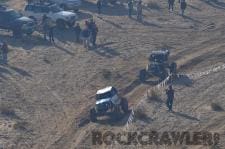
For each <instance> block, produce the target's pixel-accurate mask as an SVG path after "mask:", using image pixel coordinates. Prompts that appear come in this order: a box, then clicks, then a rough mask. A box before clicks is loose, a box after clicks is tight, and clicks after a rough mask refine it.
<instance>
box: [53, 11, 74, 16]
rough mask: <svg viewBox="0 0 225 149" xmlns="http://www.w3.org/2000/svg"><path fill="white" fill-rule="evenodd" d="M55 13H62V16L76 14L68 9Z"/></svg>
mask: <svg viewBox="0 0 225 149" xmlns="http://www.w3.org/2000/svg"><path fill="white" fill-rule="evenodd" d="M57 14H59V15H62V16H76V14H75V13H73V12H70V11H60V12H57Z"/></svg>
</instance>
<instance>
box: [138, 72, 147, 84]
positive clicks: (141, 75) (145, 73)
mask: <svg viewBox="0 0 225 149" xmlns="http://www.w3.org/2000/svg"><path fill="white" fill-rule="evenodd" d="M146 77H147V72H146V70H145V69H142V70H140V72H139V79H140V81H141V82H145V81H146Z"/></svg>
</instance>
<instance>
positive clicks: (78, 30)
mask: <svg viewBox="0 0 225 149" xmlns="http://www.w3.org/2000/svg"><path fill="white" fill-rule="evenodd" d="M74 29H75V33H76V42H80V33H81V28H80V24H79V23H77V24H76V26H75V28H74Z"/></svg>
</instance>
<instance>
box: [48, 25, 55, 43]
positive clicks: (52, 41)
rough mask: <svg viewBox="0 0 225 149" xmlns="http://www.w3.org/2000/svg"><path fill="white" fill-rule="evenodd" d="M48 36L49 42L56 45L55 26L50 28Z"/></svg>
mask: <svg viewBox="0 0 225 149" xmlns="http://www.w3.org/2000/svg"><path fill="white" fill-rule="evenodd" d="M48 36H49V41H50V42H51V43H55V40H54V27H53V26H51V27H50V28H49V34H48Z"/></svg>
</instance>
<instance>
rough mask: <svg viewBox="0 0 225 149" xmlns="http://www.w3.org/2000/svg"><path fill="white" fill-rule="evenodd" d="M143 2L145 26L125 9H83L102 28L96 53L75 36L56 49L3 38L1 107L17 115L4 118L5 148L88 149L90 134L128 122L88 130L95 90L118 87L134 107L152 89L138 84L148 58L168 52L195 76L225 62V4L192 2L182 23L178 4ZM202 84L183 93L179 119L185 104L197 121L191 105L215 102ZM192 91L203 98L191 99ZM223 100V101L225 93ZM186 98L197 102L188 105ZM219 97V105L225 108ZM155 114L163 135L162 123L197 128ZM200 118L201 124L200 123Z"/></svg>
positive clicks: (66, 35) (68, 34)
mask: <svg viewBox="0 0 225 149" xmlns="http://www.w3.org/2000/svg"><path fill="white" fill-rule="evenodd" d="M145 3H149V7H147V6H146V7H145V8H144V20H145V21H144V23H138V22H136V21H135V19H129V18H128V17H127V16H126V14H127V10H126V8H125V7H124V6H121V5H116V6H114V7H112V6H110V7H108V8H104V9H103V14H102V15H98V14H96V10H95V5H94V4H93V2H84V4H85V5H84V7H83V8H82V9H81V12H80V13H79V16H80V18H81V19H87V18H90V17H92V16H93V17H94V19H95V21H96V23H97V25H98V27H99V36H98V40H97V42H98V44H99V46H98V48H97V49H95V50H91V51H87V50H85V49H83V47H82V46H81V45H79V44H76V43H75V42H74V41H75V36H74V31H70V30H65V31H57V32H56V38H57V40H56V45H50V44H48V43H46V42H45V41H43V39H42V37H41V35H40V34H39V33H35V34H34V36H33V37H31V38H24V39H20V40H15V39H13V38H11V34H10V33H8V32H4V31H0V32H1V35H0V39H1V40H6V41H7V42H8V43H9V45H10V50H11V51H10V54H9V59H10V62H9V66H8V67H5V66H0V70H1V71H0V88H1V89H0V94H1V98H0V99H1V101H0V102H1V106H2V105H4V106H2V107H6V106H7V107H9V108H8V109H12V110H10V111H7V110H6V111H7V112H6V114H1V116H0V118H1V119H0V122H1V125H0V131H1V139H0V142H2V143H3V144H4V145H5V144H6V146H8V147H9V148H10V146H16V147H15V148H34V149H35V148H36V149H40V148H54V149H55V148H59V149H61V148H65V149H68V148H76V147H77V148H81V147H84V148H91V147H90V146H91V142H90V141H91V131H92V130H94V129H101V130H114V131H119V130H121V129H122V128H123V126H124V124H125V121H126V116H125V118H122V119H121V120H119V121H118V122H115V121H110V120H105V121H104V120H103V121H101V122H99V123H97V124H95V123H89V121H88V119H87V113H88V111H89V109H90V107H91V106H92V105H93V104H94V102H95V101H94V94H95V92H96V90H97V89H99V88H101V87H104V86H107V85H113V86H115V87H117V88H118V89H119V90H120V92H121V94H122V95H124V96H126V97H127V99H128V100H129V102H130V106H132V105H135V104H137V103H138V101H139V100H140V99H141V98H142V96H143V95H144V93H145V92H146V90H147V89H148V88H150V86H149V85H143V84H140V82H139V81H138V80H137V74H138V72H139V70H140V69H142V68H144V67H145V65H146V63H147V57H148V55H149V53H150V51H152V50H155V49H156V48H161V47H166V48H169V49H170V50H171V54H172V59H173V60H176V61H177V62H178V65H179V67H180V70H179V71H180V72H193V71H197V70H201V69H204V68H207V66H209V65H215V64H219V63H221V62H224V52H225V51H224V39H225V34H224V33H225V23H224V21H223V19H224V14H225V13H224V9H225V8H224V7H223V5H221V4H223V3H224V1H221V4H217V3H216V2H211V3H208V2H206V1H203V0H202V1H190V2H189V6H188V9H187V14H186V15H187V16H186V17H184V18H183V17H181V16H179V15H178V13H179V12H178V4H177V5H176V11H175V12H173V13H169V12H168V10H167V3H166V1H163V0H158V1H156V0H151V1H148V2H147V1H146V2H145ZM23 4H24V1H22V0H20V1H19V0H18V1H13V0H11V1H10V2H9V3H8V5H10V6H12V7H14V8H16V9H21V8H22V7H23V6H22V5H23ZM81 21H82V20H81ZM81 23H82V24H83V21H82V22H81ZM62 33H63V34H62ZM200 68H201V69H200ZM218 75H219V74H218ZM212 77H215V78H217V77H216V76H212ZM221 77H222V75H221ZM212 80H213V79H212ZM200 81H201V82H200V85H199V86H198V83H197V85H196V86H195V84H194V87H189V88H187V89H186V88H185V89H183V90H181V93H182V92H187V93H186V94H181V93H178V94H179V96H178V98H179V101H180V102H179V106H177V107H176V108H175V109H176V110H177V111H179V112H182V111H180V110H181V107H183V106H184V105H185V107H186V108H185V109H184V110H185V112H187V111H193V114H196V115H197V113H198V110H200V109H201V108H197V109H195V110H194V109H192V108H193V107H192V105H196V106H197V105H201V104H202V103H205V104H207V103H208V100H210V99H208V98H206V97H208V96H207V95H208V93H209V92H210V90H209V91H206V93H205V94H204V93H201V92H202V86H204V85H206V86H211V83H213V82H212V81H207V78H206V81H204V80H203V81H202V80H200ZM217 82H221V84H220V85H218V84H215V88H214V89H215V90H216V91H219V89H220V87H222V86H223V79H222V78H221V79H220V80H218V81H217ZM201 83H202V84H201ZM215 83H216V82H215ZM217 85H218V86H217ZM195 89H196V90H197V89H199V92H197V93H195V92H193V90H195ZM211 91H212V90H211ZM220 93H221V95H220V96H221V97H222V93H223V92H220ZM203 94H204V95H203ZM211 94H212V95H211V96H212V97H213V96H216V95H217V93H216V92H212V93H211ZM187 95H191V96H193V97H195V96H197V98H195V99H193V100H194V101H193V102H188V101H189V100H188V99H189V98H188V97H187ZM203 96H204V97H203ZM220 96H219V95H218V96H217V97H218V99H217V100H218V102H219V101H220V102H221V103H222V100H219V97H220ZM180 98H182V100H180ZM202 98H205V100H203V99H202ZM185 99H186V100H185ZM215 100H216V99H215ZM182 101H186V102H182ZM156 110H159V111H158V112H156V116H157V117H160V118H161V120H160V119H159V120H153V122H152V123H154V124H155V125H156V126H155V127H153V126H154V125H153V126H152V128H155V129H158V128H159V129H160V128H163V127H162V126H160V125H159V126H158V124H159V123H164V122H165V121H167V122H168V125H167V128H168V129H170V126H171V127H174V126H175V124H177V122H180V121H183V123H182V125H181V126H180V128H183V127H184V128H186V129H191V128H192V127H194V126H190V127H187V125H188V124H190V123H191V121H189V120H183V119H185V118H182V117H179V116H176V115H175V116H174V115H172V114H171V115H172V117H173V118H174V119H175V120H174V119H173V120H170V119H167V117H168V115H170V114H165V113H166V111H165V108H159V109H157V108H156ZM162 111H164V112H162ZM3 113H4V112H3ZM187 114H190V113H187ZM213 114H217V113H213ZM149 116H150V117H151V113H149ZM193 116H195V115H193ZM222 116H223V114H219V115H218V123H219V124H218V125H215V129H217V130H222V126H221V125H220V124H222V121H220V120H221V119H222ZM204 118H205V117H203V119H204ZM207 118H208V119H204V120H205V121H207V122H206V123H207V124H204V125H203V126H204V127H203V128H205V127H208V126H210V127H211V128H212V129H213V127H214V125H210V124H212V123H213V120H212V119H210V117H207ZM199 119H200V121H201V117H200V118H199ZM175 122H176V123H175ZM152 123H150V124H149V126H150V127H151V125H152ZM215 123H216V122H215ZM165 125H166V124H165ZM137 127H138V126H137ZM164 129H165V128H164ZM7 144H8V145H7ZM12 148H13V147H12ZM103 148H104V147H103Z"/></svg>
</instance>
